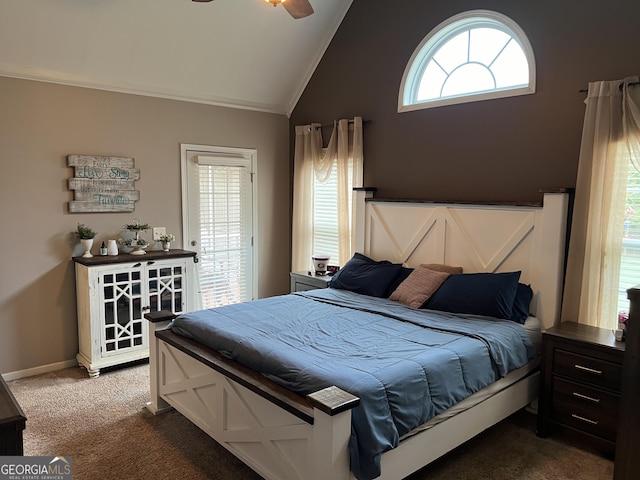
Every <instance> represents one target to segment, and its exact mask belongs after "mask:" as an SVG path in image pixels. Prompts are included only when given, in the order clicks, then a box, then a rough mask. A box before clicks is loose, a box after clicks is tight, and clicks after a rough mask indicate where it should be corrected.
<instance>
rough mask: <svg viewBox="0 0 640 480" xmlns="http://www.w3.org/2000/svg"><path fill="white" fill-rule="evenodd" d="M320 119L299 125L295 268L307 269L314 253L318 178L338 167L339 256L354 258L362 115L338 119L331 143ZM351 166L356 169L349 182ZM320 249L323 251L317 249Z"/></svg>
mask: <svg viewBox="0 0 640 480" xmlns="http://www.w3.org/2000/svg"><path fill="white" fill-rule="evenodd" d="M320 127H321V126H320V124H319V123H312V124H310V125H300V126H296V139H295V152H294V166H293V220H292V255H291V256H292V258H291V266H292V270H293V271H306V270H308V269H309V268H310V265H311V255H312V254H313V253H314V252H313V251H312V249H313V238H314V213H313V212H314V207H313V198H314V179H315V180H316V181H318V182H320V183H325V182H327V180H328V179H329V177H330V175H331V172H332V169H333V168H336V169H337V179H338V193H337V198H336V202H337V205H338V218H337V219H336V222H337V225H338V230H339V237H338V238H339V248H338V250H339V254H340V255H339V259H337V260H338V261H339V263H340V265H344V263H346V262H347V260H349V258H351V255H352V252H351V235H352V231H351V225H352V222H351V212H350V209H349V198H350V196H351V195H352V191H353V188H354V187H361V186H362V163H363V147H362V118H361V117H355V118H354V119H353V120H348V119H342V120H339V121H337V122H335V123H334V126H333V130H332V132H331V137H330V139H329V142H328V144H327V147H326V148H324V147H323V141H322V130H321V128H320ZM349 169H352V170H353V174H352V179H353V180H352V182H349ZM316 253H319V252H316Z"/></svg>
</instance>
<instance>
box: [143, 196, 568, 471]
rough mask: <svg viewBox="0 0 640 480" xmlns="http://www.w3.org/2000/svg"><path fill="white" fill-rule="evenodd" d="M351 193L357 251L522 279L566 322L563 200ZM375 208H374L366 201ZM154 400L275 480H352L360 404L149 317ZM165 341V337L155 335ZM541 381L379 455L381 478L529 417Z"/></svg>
mask: <svg viewBox="0 0 640 480" xmlns="http://www.w3.org/2000/svg"><path fill="white" fill-rule="evenodd" d="M370 196H371V193H370V192H368V191H366V190H359V191H357V192H356V193H355V194H354V218H355V222H356V232H357V235H356V239H355V242H356V244H355V249H356V251H359V252H362V253H364V254H366V255H368V256H370V257H372V258H375V259H388V260H391V261H394V262H403V263H405V264H407V265H408V266H413V267H415V266H417V265H419V264H420V263H446V264H449V265H460V266H462V267H463V268H464V272H466V273H469V272H505V271H515V270H521V271H522V276H521V282H523V283H530V284H531V286H532V288H533V290H534V298H533V300H532V303H531V309H532V313H534V314H535V315H536V316H537V317H538V318H539V319H540V321H541V323H542V325H543V328H549V327H551V326H553V325H554V324H556V323H557V322H559V314H560V300H561V291H562V282H563V272H564V253H565V236H566V216H567V209H568V204H569V199H568V194H567V193H565V192H564V191H558V192H549V193H545V194H544V201H543V203H542V206H540V205H531V204H527V205H515V204H513V205H471V204H439V203H428V202H398V201H379V200H373V199H371V198H367V197H370ZM365 199H366V200H365ZM150 320H151V321H150V323H149V325H150V334H149V339H150V366H151V401H150V402H149V403H148V405H147V406H148V408H149V409H150V410H151V412H153V413H154V414H155V413H159V412H162V411H164V410H166V409H168V408H171V407H173V408H175V409H176V410H178V411H179V412H181V413H182V414H183V415H184V416H185V417H187V418H188V419H189V420H191V421H192V422H193V423H195V424H196V425H198V426H199V427H200V428H201V429H202V430H204V431H205V432H206V433H207V434H209V435H210V436H211V437H212V438H214V439H215V440H216V441H217V442H218V443H220V444H221V445H222V446H224V447H225V448H226V449H227V450H229V451H230V452H231V453H233V454H234V455H235V456H237V457H238V458H240V459H241V460H242V461H243V462H244V463H246V464H247V465H248V466H249V467H251V468H252V469H253V470H255V471H256V472H257V473H259V474H260V475H261V476H263V477H264V478H266V479H274V480H275V479H278V480H280V479H287V480H289V479H303V480H321V479H331V480H347V479H351V478H353V476H352V474H351V472H350V470H349V453H348V442H349V436H350V431H351V408H352V407H353V406H354V405H356V404H357V402H358V399H357V398H356V397H353V396H351V395H349V394H347V393H346V392H342V391H341V390H340V389H337V388H335V387H333V388H330V389H325V390H324V391H321V392H317V393H316V394H313V395H310V396H309V398H302V397H300V396H298V395H296V394H293V393H291V392H287V391H286V390H284V389H283V388H281V387H279V386H277V385H275V384H272V383H270V382H268V381H266V380H265V379H263V378H262V377H261V375H259V374H257V373H256V372H252V371H250V370H248V369H246V368H244V367H242V366H241V365H238V364H236V363H234V362H229V361H228V360H225V359H223V358H221V357H220V356H219V355H216V354H215V353H214V352H212V351H211V350H209V349H207V348H206V347H203V346H201V345H199V344H197V343H196V342H193V341H190V340H186V339H181V338H178V336H177V335H175V334H172V333H170V332H169V331H168V330H164V329H165V328H166V326H167V325H168V319H167V318H166V317H165V318H162V317H161V316H154V315H151V318H150ZM156 332H157V335H156ZM538 382H539V380H538V373H537V371H536V372H535V373H533V374H531V375H528V376H526V377H525V378H523V379H522V380H520V381H518V382H516V383H515V384H513V385H512V386H510V387H509V388H507V389H505V390H502V391H501V392H500V393H498V394H496V395H494V396H492V397H490V398H489V399H487V400H485V401H482V402H481V403H479V404H478V405H476V406H474V407H472V408H470V409H468V410H466V411H463V412H462V413H459V414H457V415H455V416H453V417H451V418H449V419H447V420H445V421H443V422H442V423H440V424H437V425H435V426H434V427H432V428H430V429H427V430H424V431H422V432H421V433H418V434H416V435H414V436H412V437H409V438H407V439H406V440H403V441H402V442H401V444H400V445H399V446H398V447H397V448H395V449H393V450H390V451H388V452H385V453H384V454H383V455H382V476H381V477H379V478H381V479H394V480H397V479H400V478H403V477H405V476H407V475H409V474H411V473H413V472H415V471H416V470H418V469H420V468H421V467H423V466H425V465H427V464H429V463H431V462H432V461H433V460H435V459H437V458H439V457H440V456H442V455H443V454H445V453H447V452H449V451H450V450H452V449H453V448H455V447H457V446H458V445H460V444H462V443H464V442H465V441H467V440H469V439H470V438H472V437H474V436H475V435H477V434H478V433H480V432H482V431H483V430H485V429H487V428H488V427H490V426H492V425H494V424H496V423H497V422H499V421H501V420H503V419H504V418H506V417H508V416H509V415H511V414H512V413H514V412H516V411H518V410H519V409H521V408H523V407H526V406H527V405H529V404H530V403H531V402H532V401H533V400H535V399H536V397H537V391H538Z"/></svg>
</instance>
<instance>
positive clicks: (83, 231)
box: [75, 223, 97, 258]
mask: <svg viewBox="0 0 640 480" xmlns="http://www.w3.org/2000/svg"><path fill="white" fill-rule="evenodd" d="M75 234H76V236H77V237H78V238H79V239H80V243H81V244H82V248H84V254H83V255H82V256H83V257H85V258H91V257H93V255H91V247H92V246H93V239H94V238H96V235H97V232H96V231H95V230H93V229H92V228H91V227H87V226H86V225H85V224H84V223H79V224H78V226H77V227H76V231H75Z"/></svg>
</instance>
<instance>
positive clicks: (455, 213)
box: [354, 190, 569, 328]
mask: <svg viewBox="0 0 640 480" xmlns="http://www.w3.org/2000/svg"><path fill="white" fill-rule="evenodd" d="M354 195H355V201H354V221H355V232H356V235H355V237H354V250H355V251H357V252H361V253H363V254H365V255H367V256H369V257H371V258H373V259H376V260H390V261H392V262H394V263H403V264H404V265H406V266H408V267H417V266H418V265H420V264H421V263H444V264H447V265H454V266H461V267H463V271H464V273H474V272H489V273H497V272H513V271H521V272H522V274H521V277H520V281H521V282H522V283H526V284H530V285H531V288H532V289H533V292H534V297H533V300H532V302H531V313H533V314H535V315H536V317H538V318H539V319H540V321H541V322H542V325H543V328H549V327H552V326H553V325H555V324H557V323H559V321H560V306H561V299H562V284H563V279H564V258H565V243H566V232H567V210H568V205H569V194H568V193H566V192H565V191H564V190H562V191H559V192H553V193H544V199H543V202H542V204H532V203H526V204H516V203H514V204H499V205H498V204H470V203H435V202H421V201H396V200H377V199H374V198H373V196H372V193H371V192H370V191H367V190H357V191H356V192H355V193H354Z"/></svg>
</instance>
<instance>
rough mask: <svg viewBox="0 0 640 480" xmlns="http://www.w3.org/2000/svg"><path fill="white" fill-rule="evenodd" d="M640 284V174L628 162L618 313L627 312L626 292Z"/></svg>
mask: <svg viewBox="0 0 640 480" xmlns="http://www.w3.org/2000/svg"><path fill="white" fill-rule="evenodd" d="M639 283H640V172H638V171H637V170H636V169H635V168H634V166H633V164H632V163H631V162H629V172H628V176H627V201H626V205H625V212H624V231H623V237H622V257H621V259H620V282H619V285H618V311H619V312H628V311H629V300H628V299H627V290H628V289H629V288H631V287H635V286H636V285H638V284H639Z"/></svg>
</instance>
